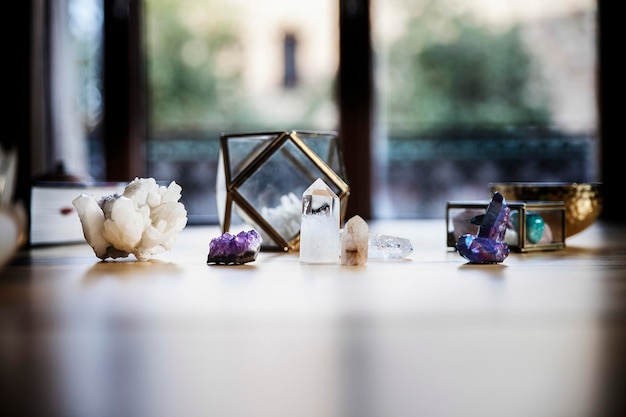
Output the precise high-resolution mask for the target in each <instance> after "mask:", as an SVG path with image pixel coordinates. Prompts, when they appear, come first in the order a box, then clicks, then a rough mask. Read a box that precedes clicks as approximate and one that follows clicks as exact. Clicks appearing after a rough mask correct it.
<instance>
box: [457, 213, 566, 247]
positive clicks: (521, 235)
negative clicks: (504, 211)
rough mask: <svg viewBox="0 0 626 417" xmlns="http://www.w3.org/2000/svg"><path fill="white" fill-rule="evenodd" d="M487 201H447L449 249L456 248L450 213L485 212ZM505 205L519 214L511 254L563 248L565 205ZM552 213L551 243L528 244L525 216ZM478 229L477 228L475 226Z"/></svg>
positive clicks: (510, 245)
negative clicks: (466, 210)
mask: <svg viewBox="0 0 626 417" xmlns="http://www.w3.org/2000/svg"><path fill="white" fill-rule="evenodd" d="M488 204H489V202H488V201H448V202H447V204H446V216H445V220H446V243H447V246H448V247H449V248H454V247H456V240H457V239H456V237H455V236H454V235H453V234H452V231H451V230H450V229H449V227H450V221H451V220H452V218H451V211H452V210H457V209H481V210H484V211H486V210H487V206H488ZM507 205H508V206H509V208H510V209H511V212H513V211H518V212H519V216H520V217H519V221H518V226H517V230H515V232H516V233H517V236H518V243H517V244H509V247H510V249H511V250H512V251H513V252H534V251H544V250H556V249H563V248H565V203H564V202H562V201H507ZM531 212H533V213H538V214H541V213H546V212H548V213H552V214H553V217H557V219H556V220H555V221H554V223H553V226H555V227H554V229H555V230H553V236H552V238H553V239H552V242H547V243H534V244H533V243H529V242H528V239H527V236H526V234H527V230H526V216H527V215H528V214H529V213H531ZM477 227H478V226H477Z"/></svg>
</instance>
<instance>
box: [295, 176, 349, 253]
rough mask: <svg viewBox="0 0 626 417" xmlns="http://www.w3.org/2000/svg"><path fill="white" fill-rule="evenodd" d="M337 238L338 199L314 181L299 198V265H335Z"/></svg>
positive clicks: (338, 245)
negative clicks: (300, 202)
mask: <svg viewBox="0 0 626 417" xmlns="http://www.w3.org/2000/svg"><path fill="white" fill-rule="evenodd" d="M339 234H340V202H339V197H337V195H336V194H335V193H334V192H333V191H332V190H331V189H330V188H329V187H328V186H327V185H326V183H325V182H324V181H322V180H321V179H320V178H318V179H317V180H315V182H313V184H311V186H309V188H307V189H306V190H305V191H304V193H303V194H302V217H301V222H300V262H303V263H336V262H339V255H340V252H341V249H340V243H341V242H340V237H339Z"/></svg>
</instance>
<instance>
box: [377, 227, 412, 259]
mask: <svg viewBox="0 0 626 417" xmlns="http://www.w3.org/2000/svg"><path fill="white" fill-rule="evenodd" d="M368 243H369V248H368V257H369V258H370V259H404V258H406V257H407V256H409V255H410V254H411V252H413V246H412V245H411V241H410V240H409V239H405V238H402V237H396V236H389V235H380V234H376V233H370V234H369V239H368Z"/></svg>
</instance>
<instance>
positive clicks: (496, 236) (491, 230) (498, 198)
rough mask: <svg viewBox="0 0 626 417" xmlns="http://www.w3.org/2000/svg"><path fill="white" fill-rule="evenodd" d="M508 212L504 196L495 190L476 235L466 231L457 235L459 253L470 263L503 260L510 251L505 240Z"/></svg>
mask: <svg viewBox="0 0 626 417" xmlns="http://www.w3.org/2000/svg"><path fill="white" fill-rule="evenodd" d="M510 212H511V209H510V208H509V206H508V204H507V203H506V200H505V199H504V196H503V195H502V194H500V193H499V192H497V191H496V192H495V193H494V195H493V197H492V199H491V202H490V203H489V206H487V213H485V216H484V218H483V221H482V224H481V225H480V228H479V229H478V235H473V234H469V233H467V234H464V235H462V236H461V237H459V240H458V241H457V243H456V249H457V250H458V252H459V254H460V255H461V256H462V257H464V258H465V259H467V260H468V261H470V263H476V264H493V263H499V262H502V261H504V260H505V259H506V257H507V256H509V251H510V250H509V246H508V244H507V243H506V241H505V236H506V227H507V223H508V222H509V214H510Z"/></svg>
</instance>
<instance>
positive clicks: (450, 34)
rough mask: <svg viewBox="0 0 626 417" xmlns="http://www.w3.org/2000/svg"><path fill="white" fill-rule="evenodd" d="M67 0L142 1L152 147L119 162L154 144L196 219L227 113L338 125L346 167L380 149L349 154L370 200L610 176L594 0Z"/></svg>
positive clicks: (409, 199) (276, 124)
mask: <svg viewBox="0 0 626 417" xmlns="http://www.w3.org/2000/svg"><path fill="white" fill-rule="evenodd" d="M67 4H68V7H69V8H70V10H71V13H72V16H78V17H82V18H83V19H92V20H91V21H92V22H94V20H93V19H96V20H95V22H96V24H91V25H85V26H83V27H87V28H94V27H98V24H99V23H98V22H99V21H98V20H97V19H98V16H99V15H98V10H101V8H104V9H106V7H107V5H108V7H110V9H108V13H110V14H113V15H117V14H119V13H120V12H121V11H124V10H126V11H127V12H128V10H131V14H132V7H131V6H133V5H135V8H136V5H137V4H141V5H142V8H140V11H141V13H139V15H138V17H139V18H140V19H137V20H132V18H131V19H129V25H130V27H131V29H133V30H135V31H136V33H139V34H140V35H141V36H139V37H137V38H136V39H135V41H136V42H137V43H138V44H139V45H140V46H145V62H143V61H142V58H141V57H139V58H137V57H136V58H135V59H136V61H137V62H135V65H136V66H138V68H139V73H134V74H135V75H137V74H139V75H141V74H143V75H145V77H146V85H145V87H146V91H147V96H146V97H145V99H146V102H145V104H146V107H145V115H144V116H145V118H146V120H147V130H146V132H142V129H141V128H139V129H134V130H133V134H135V135H137V136H138V137H141V138H142V139H143V138H146V137H147V139H148V140H147V142H146V147H145V149H144V150H143V151H142V152H143V153H142V154H140V153H138V152H136V153H135V154H134V155H135V158H133V154H132V153H131V155H128V158H127V159H126V162H124V159H123V158H119V160H118V162H119V164H118V166H123V165H124V164H126V163H128V160H129V159H132V160H136V159H137V155H139V157H140V158H142V159H143V158H144V157H145V161H146V166H145V171H143V172H141V175H149V176H154V177H155V178H157V179H159V180H170V179H175V180H176V181H177V182H179V183H181V184H182V185H183V188H184V193H183V195H184V197H183V198H184V199H186V201H185V204H186V206H187V207H188V209H189V210H190V214H191V216H190V218H191V219H192V221H194V220H195V221H198V222H214V221H216V219H217V216H216V213H215V210H216V209H215V202H214V192H213V189H214V182H215V170H216V167H217V165H216V163H217V162H216V161H217V151H218V137H219V134H220V132H223V131H244V130H247V131H259V130H266V129H268V130H275V129H321V130H339V129H340V128H343V129H344V131H343V132H341V133H342V135H345V137H342V140H343V142H344V144H346V147H345V149H344V156H345V157H346V159H349V160H350V161H351V162H350V163H351V164H352V167H353V169H354V168H355V167H356V168H359V169H360V168H361V167H365V166H369V165H370V162H371V163H372V164H373V165H372V166H371V170H370V168H369V167H368V168H367V169H365V168H364V169H363V171H358V170H357V171H352V175H351V172H350V169H349V171H348V176H349V182H350V183H351V186H352V187H353V190H359V187H360V185H361V184H367V190H364V189H363V188H360V190H361V191H367V192H368V193H369V192H370V191H371V196H370V195H369V194H368V195H367V198H366V201H365V202H363V201H357V200H358V199H359V195H358V194H359V193H358V192H355V193H353V195H352V196H351V198H350V202H351V204H357V206H358V207H361V208H364V207H365V206H366V205H369V204H370V198H371V206H372V211H371V216H372V217H374V218H403V217H441V216H443V211H444V204H445V201H447V200H451V199H478V198H481V199H482V198H485V197H486V192H487V183H488V182H491V181H508V180H537V181H593V180H598V179H600V173H599V171H600V164H599V161H598V160H599V158H600V146H599V139H600V138H599V127H598V116H597V114H596V109H597V107H598V106H597V103H596V97H597V91H596V85H597V80H596V78H595V77H596V74H597V73H598V72H599V71H600V70H601V69H599V68H598V65H597V62H596V57H597V54H598V51H597V50H596V45H597V30H598V28H597V27H596V24H597V21H598V19H597V6H596V2H595V1H593V0H559V1H553V2H548V3H546V2H542V1H527V2H524V4H523V5H522V4H521V3H520V4H519V5H518V4H517V3H516V2H505V3H503V2H499V1H497V0H473V1H471V2H468V1H460V0H341V1H340V2H334V1H331V0H327V1H313V0H311V1H307V2H293V1H288V0H286V1H280V0H272V1H268V2H256V1H251V0H232V1H227V2H225V1H222V0H184V1H174V0H144V1H141V2H134V1H132V0H126V1H124V0H118V1H112V2H106V1H105V2H101V1H100V0H67ZM111 4H112V5H113V6H110V5H111ZM364 9H367V13H364ZM85 11H91V12H89V13H85ZM100 18H101V15H100ZM105 20H106V19H105ZM370 24H371V27H370ZM351 25H352V26H351ZM105 29H106V22H105ZM96 33H97V32H96ZM107 33H108V35H107ZM101 35H102V36H104V38H105V39H104V44H105V45H106V44H107V43H108V44H114V43H115V42H119V39H118V40H115V39H112V37H111V28H109V32H107V30H105V31H104V34H101ZM348 35H351V36H352V37H350V36H348ZM342 36H343V37H344V38H343V40H342ZM370 36H371V38H370ZM143 37H145V39H144V38H143ZM365 38H370V39H371V47H372V49H371V55H368V51H365V50H364V51H361V50H360V49H359V48H361V46H362V45H368V42H369V40H370V39H366V40H364V41H363V42H360V41H359V42H355V40H357V41H358V40H359V39H360V40H363V39H365ZM77 39H88V38H85V37H84V36H83V37H78V38H77ZM346 39H347V40H346ZM107 40H108V42H107ZM98 42H100V38H98V36H94V37H93V42H92V48H91V49H90V50H89V51H91V52H89V53H90V54H92V55H90V56H87V58H88V59H92V60H95V62H98V60H99V59H100V58H99V57H100V55H99V53H100V50H99V49H98V48H97V45H98ZM342 42H347V43H342ZM357 44H358V45H357ZM94 45H96V47H93V46H94ZM340 47H341V48H343V49H342V50H340ZM140 51H141V50H140V49H138V50H130V51H129V55H130V56H135V55H137V56H139V55H140ZM359 54H360V55H359ZM105 55H106V50H105ZM110 55H111V53H109V58H111V56H110ZM120 56H125V54H120V53H119V52H118V53H116V55H115V57H116V59H118V58H119V57H120ZM357 56H359V57H360V58H359V59H358V60H356V61H358V62H356V63H353V62H351V61H352V60H351V57H357ZM340 57H341V58H340ZM370 59H371V60H370ZM341 60H343V61H341ZM340 61H341V62H340ZM143 65H145V68H144V67H143ZM350 65H352V67H350ZM370 65H371V67H370ZM95 68H96V67H94V66H92V65H85V66H84V67H83V69H84V70H85V72H84V74H86V75H88V76H87V77H86V78H83V77H81V78H80V79H81V80H83V79H84V81H83V83H82V84H81V89H82V90H81V91H83V92H91V93H90V94H87V95H83V97H84V98H85V99H86V100H84V101H83V106H84V109H86V111H84V112H83V113H81V114H84V115H86V116H87V117H86V118H85V119H84V120H85V121H86V122H88V124H86V125H85V129H86V131H85V132H86V133H85V136H86V137H89V138H91V140H89V142H88V143H89V144H90V148H89V149H90V152H91V155H92V159H91V162H90V173H92V175H93V176H94V177H96V178H97V179H102V180H103V179H111V171H112V169H115V168H116V167H115V165H113V166H108V168H107V169H102V165H103V164H104V162H103V161H104V160H106V162H107V163H109V160H110V159H111V154H112V153H113V154H114V151H111V150H108V151H106V150H105V155H104V158H102V157H101V156H102V149H101V148H102V147H106V146H110V145H108V142H109V139H110V138H111V137H113V136H115V135H112V134H111V133H110V130H109V133H106V132H104V133H105V136H106V137H105V139H104V140H99V139H98V138H99V137H100V136H99V135H101V134H102V131H100V130H99V129H100V124H99V122H101V118H100V117H101V113H100V111H101V110H102V107H101V106H102V102H103V101H104V102H105V103H106V102H107V99H108V101H109V102H110V101H111V94H109V96H108V97H107V96H106V94H105V95H104V100H102V97H103V96H101V95H100V94H101V93H102V91H101V90H100V87H101V86H100V85H99V84H98V77H99V73H98V72H97V71H95V70H94V69H95ZM346 68H348V69H346ZM369 70H371V71H372V73H371V82H372V86H373V90H372V91H371V92H370V91H365V90H366V89H361V88H360V87H359V86H363V85H367V83H368V82H369V81H368V77H370V75H369V74H368V71H369ZM141 71H143V72H141ZM342 71H343V72H342ZM109 72H110V71H109ZM100 75H101V74H100ZM135 75H132V74H131V75H130V76H129V77H130V78H131V79H133V80H134V79H135V78H134V77H135ZM90 77H91V78H90ZM347 84H351V85H349V86H348V87H346V85H347ZM109 85H111V84H109ZM109 88H111V89H113V90H115V88H117V89H118V90H124V89H123V88H119V86H115V85H113V86H110V87H109ZM105 90H106V88H105ZM109 93H110V91H109ZM370 93H371V96H370V95H369V94H370ZM130 96H131V97H138V96H141V94H134V93H133V94H130ZM348 96H349V97H348ZM370 98H371V101H370ZM119 102H122V103H124V100H119ZM137 103H138V104H137ZM135 104H136V106H135V107H133V106H134V105H131V109H130V110H129V109H123V108H120V109H119V113H117V114H116V115H114V116H111V114H109V120H108V122H105V123H104V125H105V126H106V125H107V124H108V125H110V124H112V123H113V124H114V122H115V121H118V120H120V119H122V118H123V117H126V116H128V114H129V113H132V111H131V110H132V109H135V108H140V107H141V101H138V102H135ZM370 106H371V108H372V109H373V113H372V121H371V125H370V120H367V117H368V113H367V111H368V109H370ZM116 109H117V108H114V109H113V110H111V109H109V111H116ZM355 109H357V110H358V111H356V110H355ZM87 110H89V111H87ZM140 110H141V108H140ZM359 112H360V113H359ZM105 113H106V112H105ZM138 113H141V111H139V112H138ZM124 115H126V116H124ZM359 115H364V116H363V118H360V117H361V116H359ZM133 117H142V115H141V114H139V115H137V114H135V115H133ZM346 118H348V119H350V120H351V121H350V123H346V122H345V120H346ZM111 119H113V122H112V121H111ZM346 127H350V128H351V129H346ZM118 128H122V129H127V130H132V128H129V127H127V126H126V127H124V126H118ZM118 136H122V135H118ZM370 136H371V138H372V145H371V148H370V146H369V143H368V138H369V137H370ZM107 138H108V139H107ZM122 144H123V142H122ZM116 146H117V147H118V148H119V147H120V146H118V145H115V146H113V149H114V150H115V149H117V148H116ZM123 146H124V145H121V147H123ZM142 146H143V143H142ZM360 148H366V149H365V150H362V149H360ZM107 152H108V153H107ZM113 156H114V157H116V158H117V156H115V155H113ZM370 158H371V160H370ZM120 161H121V162H120ZM107 170H108V172H107ZM130 172H138V171H133V170H129V171H126V173H125V175H130V174H129V173H130ZM370 175H371V180H370ZM128 179H129V178H126V180H128ZM370 181H371V190H370V188H369V185H370ZM365 210H366V211H367V208H365ZM366 217H367V216H366Z"/></svg>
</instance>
